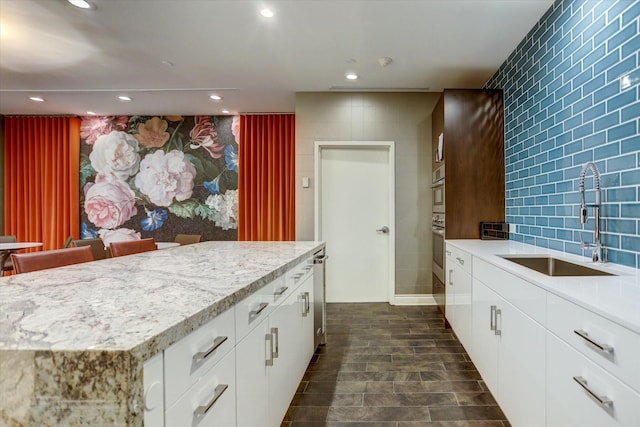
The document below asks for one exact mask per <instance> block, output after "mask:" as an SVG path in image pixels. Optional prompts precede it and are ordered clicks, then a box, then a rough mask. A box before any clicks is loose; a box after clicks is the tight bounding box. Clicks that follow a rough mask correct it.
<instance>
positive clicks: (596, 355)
mask: <svg viewBox="0 0 640 427" xmlns="http://www.w3.org/2000/svg"><path fill="white" fill-rule="evenodd" d="M547 304H548V307H547V316H548V317H547V328H548V329H549V330H550V331H552V332H553V333H554V334H556V335H557V336H559V337H560V338H562V339H563V340H565V341H566V342H568V343H570V344H571V345H572V346H573V347H575V348H576V349H577V350H578V351H580V352H581V353H582V354H584V355H585V356H587V357H588V358H589V359H591V360H593V361H594V362H595V363H597V364H598V365H600V366H602V367H603V368H604V369H606V370H607V371H609V372H611V373H612V374H613V375H615V376H616V377H618V378H619V379H620V380H621V381H623V382H624V383H626V384H627V385H629V386H630V387H632V388H633V389H635V390H636V391H637V392H640V335H638V334H636V333H634V332H632V331H630V330H628V329H626V328H624V327H622V326H620V325H618V324H617V323H613V322H611V321H609V320H607V319H605V318H603V317H601V316H599V315H597V314H595V313H592V312H591V311H589V310H586V309H584V308H582V307H580V306H578V305H576V304H573V303H571V302H569V301H567V300H564V299H562V298H560V297H558V296H556V295H553V294H551V293H549V294H548V296H547ZM575 331H577V332H578V333H580V334H582V335H586V336H580V335H578V333H576V332H575ZM588 340H591V341H593V343H591V342H589V341H588ZM598 346H601V347H604V349H600V348H598Z"/></svg>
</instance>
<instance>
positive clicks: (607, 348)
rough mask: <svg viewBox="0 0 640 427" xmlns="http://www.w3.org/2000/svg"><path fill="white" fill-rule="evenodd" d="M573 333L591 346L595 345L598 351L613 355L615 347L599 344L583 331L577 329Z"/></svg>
mask: <svg viewBox="0 0 640 427" xmlns="http://www.w3.org/2000/svg"><path fill="white" fill-rule="evenodd" d="M573 333H575V334H576V335H578V336H579V337H580V338H582V339H583V340H585V341H587V342H589V343H590V344H593V345H594V346H595V347H596V348H597V349H598V350H600V351H602V352H603V353H608V354H613V347H611V346H610V345H607V344H600V343H599V342H597V341H594V340H593V339H592V338H591V337H590V336H589V334H588V333H587V331H583V330H582V329H576V330H575V331H573Z"/></svg>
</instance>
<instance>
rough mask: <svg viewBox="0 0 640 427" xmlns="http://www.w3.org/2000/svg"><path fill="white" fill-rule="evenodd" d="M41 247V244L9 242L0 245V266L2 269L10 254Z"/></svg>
mask: <svg viewBox="0 0 640 427" xmlns="http://www.w3.org/2000/svg"><path fill="white" fill-rule="evenodd" d="M40 246H42V242H11V243H0V266H2V267H4V263H5V262H6V261H7V258H9V255H11V254H12V253H14V252H16V251H19V250H22V249H29V248H37V247H40Z"/></svg>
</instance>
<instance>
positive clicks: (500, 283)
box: [473, 257, 547, 325]
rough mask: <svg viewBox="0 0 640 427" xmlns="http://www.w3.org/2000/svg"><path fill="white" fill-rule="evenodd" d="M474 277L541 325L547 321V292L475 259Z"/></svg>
mask: <svg viewBox="0 0 640 427" xmlns="http://www.w3.org/2000/svg"><path fill="white" fill-rule="evenodd" d="M473 276H474V277H476V278H477V279H478V280H480V281H481V282H482V283H484V284H485V285H487V286H488V287H489V288H491V289H493V290H494V291H496V293H498V294H499V295H500V296H502V297H503V298H504V299H506V300H507V301H509V302H510V303H511V304H513V305H515V306H516V307H518V308H519V309H520V310H522V311H523V312H524V313H526V314H527V315H528V316H529V317H531V318H532V319H533V320H535V321H536V322H538V323H540V324H541V325H544V324H545V320H546V315H545V313H546V305H547V299H546V294H547V292H546V291H545V290H544V289H542V288H539V287H537V286H536V285H534V284H532V283H529V282H527V281H526V280H522V279H520V278H519V277H516V276H514V275H513V274H511V273H508V272H506V271H504V270H502V269H500V268H498V267H494V266H493V265H491V264H489V263H487V262H485V261H483V260H481V259H479V258H477V257H474V258H473Z"/></svg>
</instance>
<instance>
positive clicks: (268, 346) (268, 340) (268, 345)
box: [264, 334, 273, 366]
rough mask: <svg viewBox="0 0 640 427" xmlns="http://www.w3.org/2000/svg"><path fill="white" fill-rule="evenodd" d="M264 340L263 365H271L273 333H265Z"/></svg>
mask: <svg viewBox="0 0 640 427" xmlns="http://www.w3.org/2000/svg"><path fill="white" fill-rule="evenodd" d="M264 342H265V351H264V352H265V356H266V357H265V358H264V365H265V366H273V334H265V335H264Z"/></svg>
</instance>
